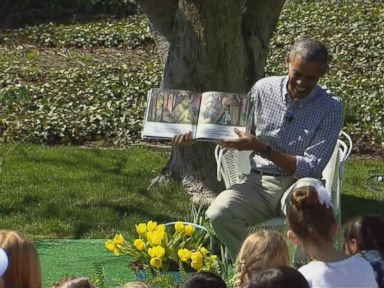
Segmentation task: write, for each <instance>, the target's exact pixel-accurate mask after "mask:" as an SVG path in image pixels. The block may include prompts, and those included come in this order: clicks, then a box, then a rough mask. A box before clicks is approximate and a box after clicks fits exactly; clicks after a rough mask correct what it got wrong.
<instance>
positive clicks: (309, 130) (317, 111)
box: [249, 76, 343, 179]
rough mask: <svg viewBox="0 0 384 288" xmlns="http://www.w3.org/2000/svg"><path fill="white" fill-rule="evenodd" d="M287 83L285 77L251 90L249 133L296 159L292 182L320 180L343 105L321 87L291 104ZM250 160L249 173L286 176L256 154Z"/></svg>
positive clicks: (269, 78)
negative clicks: (251, 109) (252, 108)
mask: <svg viewBox="0 0 384 288" xmlns="http://www.w3.org/2000/svg"><path fill="white" fill-rule="evenodd" d="M287 83H288V76H286V77H277V76H275V77H268V78H263V79H261V80H259V81H258V82H256V84H255V85H254V86H253V87H252V89H251V90H250V92H249V94H250V97H251V100H252V101H254V106H253V107H254V111H253V113H252V115H253V116H252V117H253V118H252V122H251V123H252V124H251V127H250V129H251V133H253V134H254V135H256V137H257V139H259V140H260V141H261V142H263V143H265V144H269V145H270V146H271V147H272V148H273V149H274V150H276V151H279V152H282V153H286V154H289V155H294V156H296V171H295V173H294V174H293V177H294V178H296V179H299V178H303V177H314V178H321V174H322V171H323V169H324V168H325V166H326V164H327V162H328V160H329V159H330V157H331V155H332V152H333V150H334V148H335V145H336V141H337V138H338V135H339V133H340V129H341V127H342V118H343V117H342V114H343V107H342V104H341V103H340V101H338V100H337V99H336V98H335V97H332V96H331V95H330V94H329V93H328V92H327V91H326V90H324V89H323V88H321V87H320V86H316V87H315V88H314V89H313V90H312V91H311V93H310V94H309V95H308V96H307V97H305V98H304V99H302V100H292V98H291V97H290V96H289V94H288V90H287ZM251 158H252V159H251V160H252V161H251V167H252V169H256V170H261V171H264V172H269V173H276V174H282V175H286V173H285V172H284V171H282V170H281V169H280V168H279V167H277V166H276V165H275V164H274V163H272V162H271V161H269V160H267V159H264V158H262V157H261V156H259V155H257V154H256V153H252V155H251Z"/></svg>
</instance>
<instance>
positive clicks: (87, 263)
mask: <svg viewBox="0 0 384 288" xmlns="http://www.w3.org/2000/svg"><path fill="white" fill-rule="evenodd" d="M104 242H105V240H83V239H82V240H44V241H36V242H34V244H35V246H36V248H37V250H38V253H39V256H40V261H41V269H42V274H43V288H49V287H52V285H53V284H54V283H55V282H57V281H59V280H60V279H62V278H64V277H66V276H87V277H91V278H92V277H95V276H96V268H95V263H100V265H101V266H102V267H103V269H104V273H105V287H108V288H109V287H119V286H120V285H121V284H122V283H126V282H129V281H133V280H134V279H135V276H134V274H133V272H132V271H130V270H129V269H128V260H129V259H128V257H127V256H120V257H117V256H114V255H113V253H111V252H109V251H107V250H106V249H105V247H104ZM99 267H100V266H99Z"/></svg>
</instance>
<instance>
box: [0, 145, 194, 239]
mask: <svg viewBox="0 0 384 288" xmlns="http://www.w3.org/2000/svg"><path fill="white" fill-rule="evenodd" d="M6 147H9V146H0V149H2V151H3V153H4V149H6ZM0 155H2V154H0ZM167 157H168V152H166V151H159V150H154V149H149V148H144V147H138V146H136V147H133V148H129V149H123V150H118V149H109V150H106V149H81V148H77V147H44V146H33V145H20V146H18V147H17V148H16V149H15V150H14V151H13V152H12V153H11V154H10V156H9V157H8V159H6V160H5V162H4V163H3V167H2V170H3V171H2V173H1V174H0V194H1V195H2V196H1V199H0V217H1V219H2V221H1V223H0V228H11V229H16V230H19V231H22V232H23V233H25V234H27V235H29V237H30V238H32V239H47V238H73V239H77V238H93V239H100V238H106V237H110V236H113V235H114V233H115V232H117V231H126V230H128V229H133V227H134V224H135V223H137V222H140V221H147V220H151V219H153V220H157V221H158V222H167V221H171V220H176V219H179V218H185V216H186V213H187V212H186V211H189V210H190V207H191V206H190V201H189V199H188V197H187V196H186V194H185V193H184V192H183V191H182V189H181V186H180V185H179V184H177V183H170V185H168V186H166V187H153V188H151V189H147V187H148V185H149V183H150V180H151V179H152V178H153V177H155V176H156V175H158V174H159V173H160V170H161V168H162V167H163V165H165V163H166V160H167Z"/></svg>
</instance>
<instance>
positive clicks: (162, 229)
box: [156, 224, 165, 233]
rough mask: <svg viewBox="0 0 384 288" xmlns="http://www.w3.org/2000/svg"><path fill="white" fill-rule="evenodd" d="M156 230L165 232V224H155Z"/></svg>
mask: <svg viewBox="0 0 384 288" xmlns="http://www.w3.org/2000/svg"><path fill="white" fill-rule="evenodd" d="M156 231H162V232H164V233H165V225H164V224H160V225H157V227H156Z"/></svg>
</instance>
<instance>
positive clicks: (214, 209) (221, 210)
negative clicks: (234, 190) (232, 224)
mask: <svg viewBox="0 0 384 288" xmlns="http://www.w3.org/2000/svg"><path fill="white" fill-rule="evenodd" d="M224 192H226V191H224ZM224 192H222V193H224ZM220 196H221V197H220ZM222 196H223V195H221V194H220V195H219V196H218V197H217V198H216V199H215V200H214V201H213V202H212V203H211V205H210V206H209V207H208V209H207V211H206V213H205V215H206V217H207V218H208V219H209V220H210V221H211V223H213V224H214V223H219V222H221V221H223V220H224V219H226V218H228V216H229V215H230V204H229V203H228V200H227V198H226V197H222Z"/></svg>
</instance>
